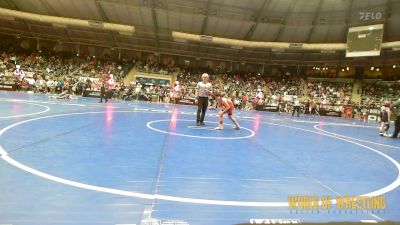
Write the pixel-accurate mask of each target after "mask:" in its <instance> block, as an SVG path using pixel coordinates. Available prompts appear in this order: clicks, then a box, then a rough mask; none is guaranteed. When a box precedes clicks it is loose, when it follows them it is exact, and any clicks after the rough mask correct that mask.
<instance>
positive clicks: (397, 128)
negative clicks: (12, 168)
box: [391, 99, 400, 138]
mask: <svg viewBox="0 0 400 225" xmlns="http://www.w3.org/2000/svg"><path fill="white" fill-rule="evenodd" d="M392 107H396V112H397V116H396V120H395V121H394V132H393V135H392V136H391V137H392V138H397V137H398V136H399V132H400V99H398V100H397V101H396V102H394V103H393V105H392Z"/></svg>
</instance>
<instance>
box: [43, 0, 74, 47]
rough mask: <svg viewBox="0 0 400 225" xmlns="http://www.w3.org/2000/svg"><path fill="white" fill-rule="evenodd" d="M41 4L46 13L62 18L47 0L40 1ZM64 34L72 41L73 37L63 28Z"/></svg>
mask: <svg viewBox="0 0 400 225" xmlns="http://www.w3.org/2000/svg"><path fill="white" fill-rule="evenodd" d="M40 3H41V4H42V5H43V7H44V8H45V9H46V11H47V12H48V13H49V14H50V15H52V16H60V15H59V14H58V13H57V11H56V10H54V8H53V7H52V6H51V5H50V4H49V3H48V2H47V1H46V0H40ZM63 32H64V34H65V36H66V37H67V39H68V40H69V41H71V37H70V35H69V33H68V30H67V28H63Z"/></svg>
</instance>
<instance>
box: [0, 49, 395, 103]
mask: <svg viewBox="0 0 400 225" xmlns="http://www.w3.org/2000/svg"><path fill="white" fill-rule="evenodd" d="M1 52H2V53H1V55H0V78H1V80H0V82H1V83H3V84H6V83H13V82H14V83H15V85H16V86H17V89H18V90H25V91H33V92H43V93H62V92H63V91H66V90H67V91H68V92H70V93H71V94H76V95H84V92H85V91H98V90H99V89H100V86H101V84H102V83H103V82H109V81H112V82H109V83H112V86H110V87H109V88H110V89H112V93H113V96H114V97H115V98H121V99H126V100H148V101H155V99H156V101H162V102H175V99H178V98H179V99H194V98H195V92H196V84H197V82H198V81H199V77H200V74H202V73H204V72H207V73H209V74H210V80H211V82H212V83H213V87H214V89H219V90H221V91H224V92H225V93H226V94H227V95H228V96H230V97H231V98H232V100H233V102H234V104H235V107H237V108H238V109H249V110H251V109H260V108H262V107H263V106H265V105H269V106H279V108H280V110H281V111H289V110H290V108H291V105H292V103H293V99H294V97H296V98H298V99H301V100H302V102H303V106H304V108H305V109H306V108H308V106H309V105H315V106H316V108H317V109H319V108H335V110H341V111H343V110H344V107H345V106H349V105H351V106H353V107H354V108H355V109H356V111H362V110H363V108H371V107H373V108H378V107H379V105H380V104H381V103H382V102H383V101H385V100H394V99H395V98H398V97H399V94H398V93H399V90H400V84H398V83H395V82H392V83H390V84H389V83H387V82H386V83H376V82H374V83H364V84H363V86H362V88H361V89H360V90H359V91H361V93H359V94H361V97H362V101H361V104H354V103H353V102H352V101H351V100H352V99H351V96H352V89H353V83H352V82H339V81H337V82H336V81H332V82H331V81H329V82H328V81H321V80H314V79H309V80H306V79H304V78H296V77H293V76H287V75H281V76H269V75H268V74H260V73H251V72H243V71H242V72H239V71H236V72H232V71H221V70H218V71H217V72H216V71H213V70H211V69H210V68H208V67H207V68H199V67H197V68H192V67H185V66H183V67H176V66H174V65H173V64H168V65H163V64H161V63H158V62H155V61H154V60H149V59H146V60H145V59H137V58H136V59H122V60H119V61H116V60H113V59H112V58H110V57H107V56H104V57H98V58H96V57H94V56H76V55H70V54H65V53H49V52H43V53H42V52H31V53H26V52H19V51H18V50H15V49H12V48H10V49H1ZM132 67H134V68H135V69H136V70H138V71H141V72H146V73H157V74H167V75H172V74H176V75H177V82H176V83H173V84H170V85H159V84H158V85H157V84H156V85H154V84H141V83H138V82H135V81H133V82H132V83H131V84H130V85H127V86H125V84H124V83H123V82H122V81H123V78H124V77H125V76H126V74H127V73H128V72H129V71H130V70H131V68H132ZM211 105H212V107H215V105H213V104H211Z"/></svg>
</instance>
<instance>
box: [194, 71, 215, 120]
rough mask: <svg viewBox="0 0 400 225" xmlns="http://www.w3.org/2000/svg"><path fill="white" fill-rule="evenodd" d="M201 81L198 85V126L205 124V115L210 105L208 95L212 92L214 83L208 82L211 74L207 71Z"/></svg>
mask: <svg viewBox="0 0 400 225" xmlns="http://www.w3.org/2000/svg"><path fill="white" fill-rule="evenodd" d="M201 79H202V80H203V81H200V82H199V83H197V86H196V101H197V120H196V125H197V126H204V125H205V124H204V117H205V115H206V111H207V107H208V96H209V95H210V94H211V93H212V85H211V83H210V82H208V79H209V76H208V74H207V73H203V75H201Z"/></svg>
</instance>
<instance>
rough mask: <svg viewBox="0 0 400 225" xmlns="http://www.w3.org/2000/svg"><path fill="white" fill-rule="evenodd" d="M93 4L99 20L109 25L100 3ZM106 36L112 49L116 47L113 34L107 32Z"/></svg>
mask: <svg viewBox="0 0 400 225" xmlns="http://www.w3.org/2000/svg"><path fill="white" fill-rule="evenodd" d="M42 1H43V0H42ZM44 1H45V0H44ZM94 2H95V5H96V8H97V12H98V13H99V14H100V17H101V19H102V20H103V21H105V22H107V23H109V22H110V20H109V19H108V16H107V14H106V12H105V11H104V9H103V7H102V6H101V3H100V2H99V1H98V0H94ZM108 35H109V37H110V40H111V44H112V47H116V44H115V37H114V34H113V32H112V31H109V32H108Z"/></svg>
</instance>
